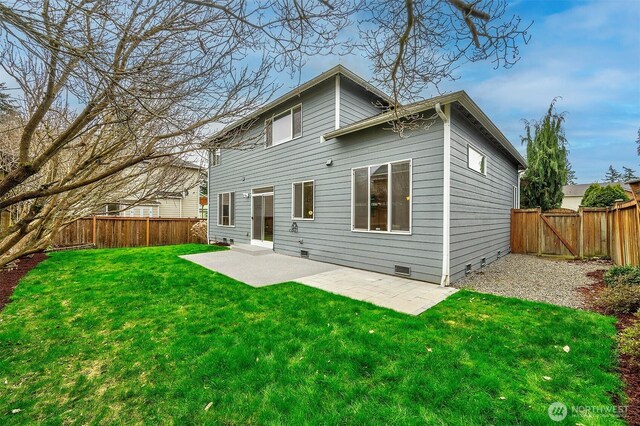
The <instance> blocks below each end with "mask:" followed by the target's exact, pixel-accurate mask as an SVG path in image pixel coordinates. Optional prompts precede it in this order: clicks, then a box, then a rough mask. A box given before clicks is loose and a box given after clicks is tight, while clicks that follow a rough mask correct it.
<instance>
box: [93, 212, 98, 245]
mask: <svg viewBox="0 0 640 426" xmlns="http://www.w3.org/2000/svg"><path fill="white" fill-rule="evenodd" d="M93 244H95V246H96V247H97V246H98V238H97V236H96V215H95V214H94V215H93Z"/></svg>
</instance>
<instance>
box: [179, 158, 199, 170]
mask: <svg viewBox="0 0 640 426" xmlns="http://www.w3.org/2000/svg"><path fill="white" fill-rule="evenodd" d="M172 166H176V167H184V168H185V169H194V170H200V169H201V168H202V167H200V166H198V165H197V164H194V163H192V162H190V161H187V160H183V159H182V158H180V157H175V158H174V159H173V164H172Z"/></svg>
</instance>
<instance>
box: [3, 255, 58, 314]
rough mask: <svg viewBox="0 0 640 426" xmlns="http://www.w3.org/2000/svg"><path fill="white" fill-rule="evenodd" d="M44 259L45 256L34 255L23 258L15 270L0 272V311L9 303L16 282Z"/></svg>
mask: <svg viewBox="0 0 640 426" xmlns="http://www.w3.org/2000/svg"><path fill="white" fill-rule="evenodd" d="M46 258H47V255H46V254H44V253H36V254H34V255H33V256H31V257H29V256H25V257H21V258H20V259H18V261H17V262H16V266H17V267H16V268H13V269H4V270H0V311H2V309H3V308H4V307H5V306H6V305H7V303H9V298H10V297H11V294H13V290H14V289H15V288H16V286H17V285H18V281H20V279H21V278H22V277H24V276H25V275H27V272H29V271H30V270H32V269H33V268H35V267H36V265H38V263H40V262H42V261H43V260H45V259H46Z"/></svg>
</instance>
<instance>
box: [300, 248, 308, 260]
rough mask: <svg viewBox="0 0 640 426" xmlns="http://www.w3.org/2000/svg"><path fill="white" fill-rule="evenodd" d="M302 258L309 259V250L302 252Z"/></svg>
mask: <svg viewBox="0 0 640 426" xmlns="http://www.w3.org/2000/svg"><path fill="white" fill-rule="evenodd" d="M300 257H304V258H305V259H308V258H309V250H300Z"/></svg>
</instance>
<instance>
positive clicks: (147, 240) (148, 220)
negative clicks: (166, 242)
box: [146, 216, 150, 247]
mask: <svg viewBox="0 0 640 426" xmlns="http://www.w3.org/2000/svg"><path fill="white" fill-rule="evenodd" d="M149 222H150V219H149V216H147V235H146V237H147V238H146V243H147V247H149Z"/></svg>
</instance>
